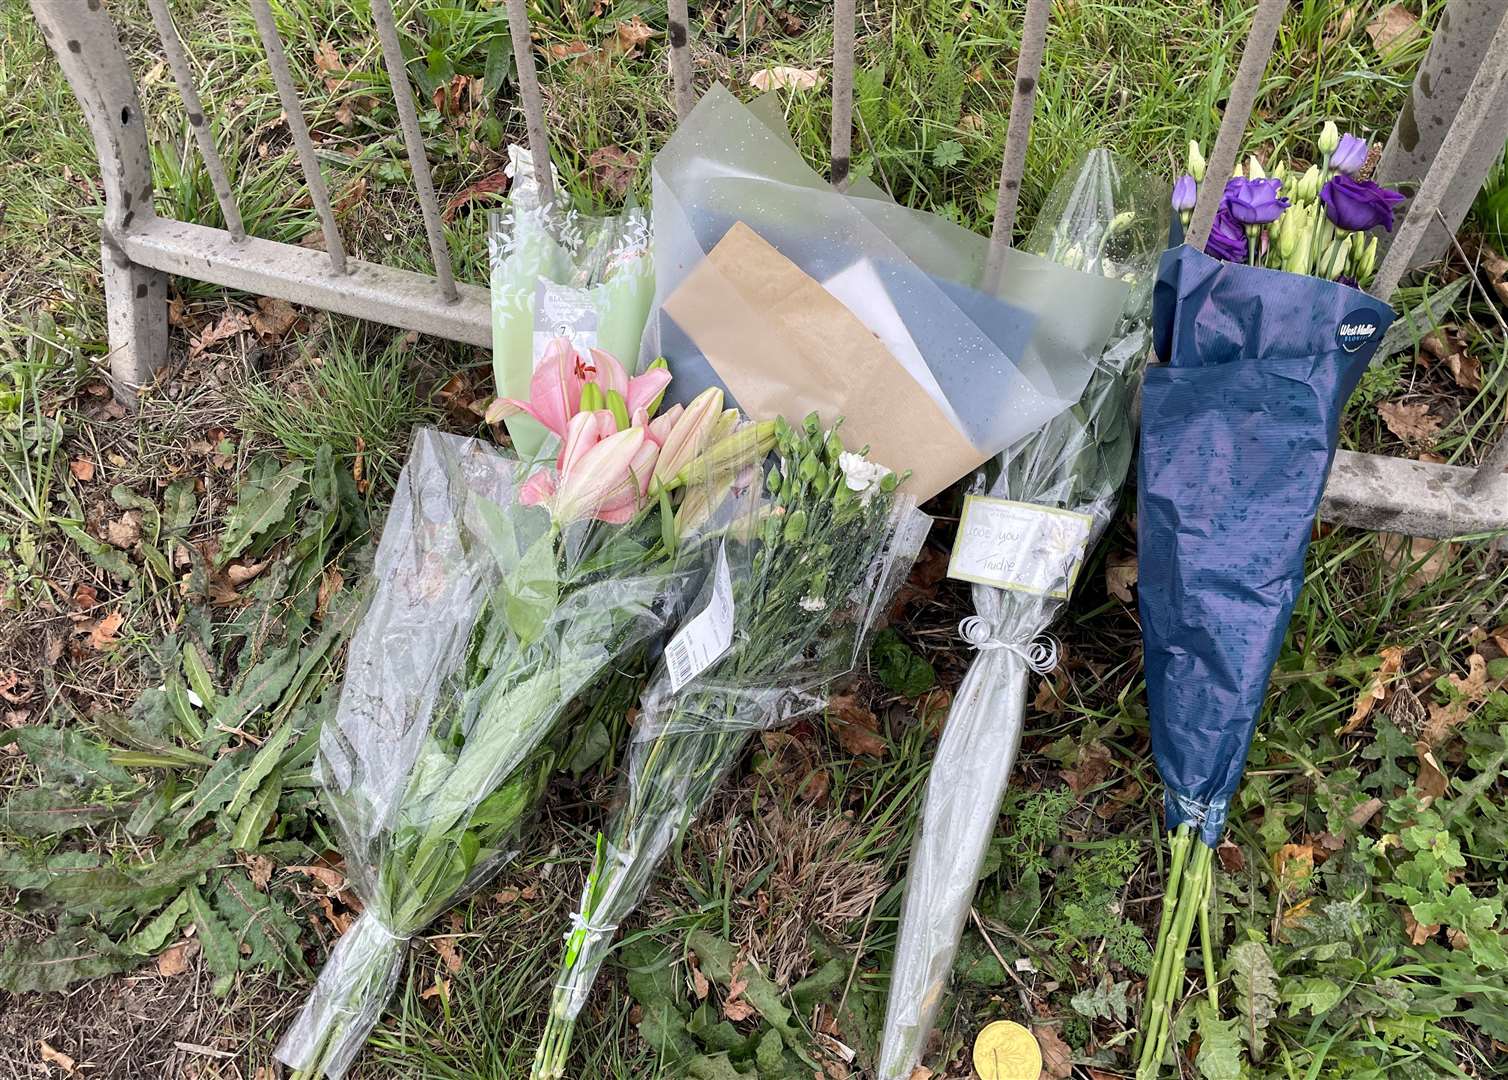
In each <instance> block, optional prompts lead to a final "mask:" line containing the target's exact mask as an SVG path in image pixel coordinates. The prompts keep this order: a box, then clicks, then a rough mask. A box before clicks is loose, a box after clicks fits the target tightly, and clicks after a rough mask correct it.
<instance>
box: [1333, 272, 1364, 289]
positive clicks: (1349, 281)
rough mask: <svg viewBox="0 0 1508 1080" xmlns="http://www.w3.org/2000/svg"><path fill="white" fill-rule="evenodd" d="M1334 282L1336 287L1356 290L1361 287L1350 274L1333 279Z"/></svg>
mask: <svg viewBox="0 0 1508 1080" xmlns="http://www.w3.org/2000/svg"><path fill="white" fill-rule="evenodd" d="M1335 282H1336V284H1337V285H1349V286H1351V288H1353V289H1358V288H1360V287H1361V286H1360V285H1359V284H1357V281H1356V279H1355V278H1354V277H1352V276H1351V275H1350V274H1342V275H1341V276H1340V277H1338V278H1336V279H1335Z"/></svg>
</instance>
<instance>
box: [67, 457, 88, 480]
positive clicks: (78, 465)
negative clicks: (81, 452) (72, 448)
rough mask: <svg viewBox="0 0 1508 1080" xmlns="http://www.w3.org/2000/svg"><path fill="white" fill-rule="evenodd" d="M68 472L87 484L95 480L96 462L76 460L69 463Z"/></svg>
mask: <svg viewBox="0 0 1508 1080" xmlns="http://www.w3.org/2000/svg"><path fill="white" fill-rule="evenodd" d="M68 471H69V472H70V473H72V474H73V478H74V479H75V480H78V481H81V482H83V483H85V484H87V483H88V482H89V481H91V480H93V479H94V462H92V461H90V460H89V459H88V458H74V459H73V460H72V461H70V462H69V463H68Z"/></svg>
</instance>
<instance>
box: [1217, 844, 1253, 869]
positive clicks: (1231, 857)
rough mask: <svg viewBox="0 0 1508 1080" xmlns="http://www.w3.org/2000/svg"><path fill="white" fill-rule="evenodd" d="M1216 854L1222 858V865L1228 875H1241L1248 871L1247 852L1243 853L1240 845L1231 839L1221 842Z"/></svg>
mask: <svg viewBox="0 0 1508 1080" xmlns="http://www.w3.org/2000/svg"><path fill="white" fill-rule="evenodd" d="M1215 854H1216V855H1218V856H1220V865H1221V866H1222V867H1223V868H1224V869H1225V872H1226V873H1227V874H1239V873H1240V872H1241V871H1242V870H1245V869H1246V852H1244V851H1242V850H1241V847H1240V845H1239V844H1237V843H1235V842H1234V841H1232V840H1231V839H1230V838H1229V837H1226V838H1225V839H1223V840H1221V841H1220V846H1219V847H1217V848H1216V849H1215Z"/></svg>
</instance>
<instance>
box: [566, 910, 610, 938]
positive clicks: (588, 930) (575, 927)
mask: <svg viewBox="0 0 1508 1080" xmlns="http://www.w3.org/2000/svg"><path fill="white" fill-rule="evenodd" d="M617 930H618V924H617V923H604V924H603V925H602V926H595V925H593V924H592V923H591V922H589V921H588V920H587V919H586V917H585V916H583V915H582V914H581V912H579V911H573V912H571V928H570V929H569V930H567V931H566V932H565V933H564V934H563V935H562V936H563V937H564V938H565V940H566V941H570V940H571V938H572V937H573V936H575V935H576V933H578V932H581V933H582V934H583V935H584V936H585V938H586V939H587V940H591V939H593V938H602V937H608V936H609V935H611V934H614V933H616V932H617Z"/></svg>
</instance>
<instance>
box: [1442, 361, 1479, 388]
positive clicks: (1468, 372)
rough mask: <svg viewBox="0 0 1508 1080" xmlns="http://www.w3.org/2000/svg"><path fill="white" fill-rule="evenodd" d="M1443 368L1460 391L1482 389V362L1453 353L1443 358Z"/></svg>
mask: <svg viewBox="0 0 1508 1080" xmlns="http://www.w3.org/2000/svg"><path fill="white" fill-rule="evenodd" d="M1445 366H1446V368H1448V369H1449V370H1450V375H1451V378H1453V379H1455V380H1456V385H1457V386H1459V387H1460V388H1461V389H1462V390H1480V389H1482V361H1480V360H1478V359H1477V358H1476V357H1475V356H1469V355H1467V354H1466V353H1460V352H1454V353H1451V354H1450V355H1449V356H1447V357H1446V358H1445Z"/></svg>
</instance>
